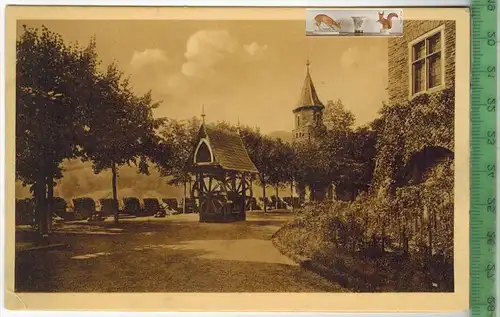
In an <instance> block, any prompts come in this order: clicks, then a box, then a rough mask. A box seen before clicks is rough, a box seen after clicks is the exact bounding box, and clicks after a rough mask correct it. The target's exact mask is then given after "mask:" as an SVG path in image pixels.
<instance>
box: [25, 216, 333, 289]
mask: <svg viewBox="0 0 500 317" xmlns="http://www.w3.org/2000/svg"><path fill="white" fill-rule="evenodd" d="M291 217H293V214H291V213H286V212H282V213H268V214H264V213H262V212H251V213H249V214H248V220H247V221H246V222H237V223H228V224H207V223H199V222H198V217H197V215H192V214H190V215H176V216H169V217H167V218H161V219H155V218H146V219H144V218H142V219H140V220H139V219H127V220H122V223H121V224H120V227H119V228H112V227H108V226H104V227H103V226H99V227H97V226H89V225H87V224H80V225H76V224H73V225H65V226H63V227H61V228H58V230H57V231H56V233H55V234H54V236H53V238H52V240H53V242H56V243H66V244H69V245H70V248H69V249H66V250H49V251H48V250H45V251H35V252H22V253H19V254H18V256H17V263H16V288H17V291H18V292H26V291H28V292H30V291H35V292H36V291H40V292H339V291H342V290H341V288H340V287H339V286H338V285H334V284H331V283H329V282H328V281H327V280H325V279H323V278H322V277H319V276H317V275H315V274H313V273H311V272H309V271H307V270H304V269H303V268H301V267H299V266H298V265H297V264H295V263H294V262H293V261H291V260H290V259H288V258H287V257H285V256H283V255H282V254H281V253H280V252H279V251H278V250H277V249H276V248H275V247H274V246H273V244H272V242H271V241H270V238H271V235H272V234H273V233H274V232H275V231H276V230H277V229H278V228H279V227H280V225H281V224H283V223H284V222H285V221H287V220H290V219H291Z"/></svg>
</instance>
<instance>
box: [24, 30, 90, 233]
mask: <svg viewBox="0 0 500 317" xmlns="http://www.w3.org/2000/svg"><path fill="white" fill-rule="evenodd" d="M23 28H24V30H23V34H22V35H21V36H20V38H19V40H18V41H17V43H16V96H17V98H16V177H17V178H18V179H19V180H21V181H22V182H23V184H24V185H30V186H31V187H30V189H31V191H32V192H33V194H34V196H35V200H36V207H35V209H36V214H37V222H38V223H39V229H40V233H42V234H47V233H48V232H49V229H50V224H51V222H52V210H51V209H52V201H53V187H54V180H55V179H58V178H61V177H62V168H61V163H62V162H63V160H64V159H68V158H72V157H74V156H75V155H76V154H77V150H78V144H79V142H80V137H81V133H82V129H81V127H82V125H81V118H82V117H83V115H82V114H83V112H84V109H85V107H87V106H88V104H89V99H88V98H87V97H88V95H87V94H85V93H80V91H81V90H82V87H93V84H94V82H95V76H94V74H95V70H96V67H97V65H98V62H97V59H96V53H95V41H94V39H91V41H90V43H89V45H88V46H87V47H86V48H83V49H82V48H79V47H77V46H74V45H67V44H65V43H64V41H63V40H62V38H61V36H60V35H59V34H56V33H54V32H51V31H50V30H48V29H47V28H46V27H42V29H41V31H40V30H39V29H33V28H28V27H26V26H23ZM49 209H50V210H49Z"/></svg>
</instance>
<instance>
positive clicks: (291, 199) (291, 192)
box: [290, 178, 295, 210]
mask: <svg viewBox="0 0 500 317" xmlns="http://www.w3.org/2000/svg"><path fill="white" fill-rule="evenodd" d="M290 203H291V204H292V210H294V203H295V202H294V199H293V178H292V179H291V180H290Z"/></svg>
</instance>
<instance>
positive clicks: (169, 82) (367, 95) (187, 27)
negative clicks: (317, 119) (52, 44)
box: [18, 20, 387, 133]
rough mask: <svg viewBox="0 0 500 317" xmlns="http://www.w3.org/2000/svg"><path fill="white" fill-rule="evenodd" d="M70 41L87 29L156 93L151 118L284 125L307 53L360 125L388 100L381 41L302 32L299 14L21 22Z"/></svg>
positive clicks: (103, 54)
mask: <svg viewBox="0 0 500 317" xmlns="http://www.w3.org/2000/svg"><path fill="white" fill-rule="evenodd" d="M22 24H26V25H28V26H32V27H39V26H41V25H42V24H43V25H45V26H47V27H48V28H49V29H51V30H53V31H55V32H57V33H59V34H61V35H62V36H63V38H64V39H65V40H66V41H68V42H75V41H78V42H79V43H80V44H81V45H86V44H87V43H88V41H89V39H90V37H91V36H93V35H95V36H96V40H97V52H98V54H99V57H100V59H101V60H102V61H103V65H107V64H109V63H111V62H112V61H113V60H116V61H117V63H118V64H119V65H120V67H121V68H122V70H124V71H125V72H126V73H127V74H130V75H131V82H132V84H133V86H134V89H135V90H136V91H137V92H138V93H143V92H146V91H148V90H150V89H151V90H152V92H153V96H154V98H155V99H157V100H163V103H162V105H161V107H160V108H159V109H158V110H156V115H157V116H168V117H173V118H177V119H185V118H190V117H192V116H198V115H199V114H200V112H201V105H202V104H204V105H205V111H206V114H207V121H217V120H227V121H230V122H233V123H236V122H237V120H238V118H239V120H240V122H241V123H242V124H246V125H250V126H259V127H260V129H261V130H262V131H263V132H266V133H269V132H273V131H291V129H292V127H293V118H292V114H291V111H292V109H293V108H294V106H295V104H296V102H297V100H298V98H299V94H300V90H301V86H302V82H303V79H304V73H305V62H306V59H307V57H308V56H309V57H310V61H311V66H310V69H311V75H312V77H313V80H314V82H315V84H316V88H317V90H318V93H319V96H320V99H321V100H322V101H323V102H324V103H326V102H327V101H328V100H331V99H341V100H342V101H343V102H344V104H345V106H346V107H347V108H348V109H350V110H351V111H352V112H353V113H354V114H355V116H356V119H357V122H356V123H357V124H364V123H367V122H369V121H371V120H373V119H374V118H375V117H376V115H377V111H378V110H379V108H380V106H381V102H382V101H384V100H386V99H387V92H386V87H387V39H383V38H333V37H306V36H305V29H304V22H303V21H276V22H275V21H88V20H87V21H75V20H68V21H64V20H59V21H43V22H41V21H19V24H18V25H19V28H18V31H19V32H20V31H21V30H22V28H21V25H22Z"/></svg>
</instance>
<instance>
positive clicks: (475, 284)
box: [470, 0, 499, 317]
mask: <svg viewBox="0 0 500 317" xmlns="http://www.w3.org/2000/svg"><path fill="white" fill-rule="evenodd" d="M471 13H472V52H471V53H472V65H471V66H472V69H471V77H472V80H471V132H472V134H471V208H470V283H471V285H470V286H471V288H470V309H471V313H472V316H473V317H484V316H491V317H493V316H497V315H498V313H497V311H498V309H499V307H498V305H497V303H498V294H497V286H496V285H497V278H498V274H497V268H496V267H497V266H498V265H499V264H498V263H497V261H496V253H497V248H498V242H497V241H498V240H497V235H498V233H497V220H496V218H497V197H496V187H497V186H496V179H497V166H498V163H497V159H496V153H497V135H496V134H497V128H496V127H497V125H496V123H497V112H498V111H497V109H498V106H499V104H498V101H499V98H498V94H497V93H498V92H497V80H498V78H497V74H498V69H497V47H498V45H499V44H498V43H499V34H498V30H497V23H498V3H497V0H472V1H471Z"/></svg>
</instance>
